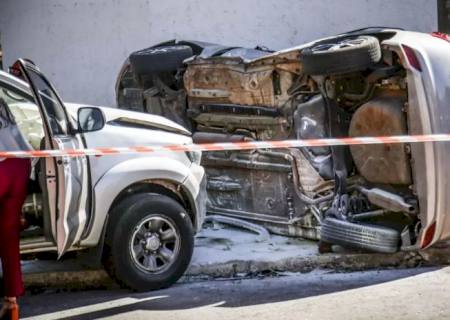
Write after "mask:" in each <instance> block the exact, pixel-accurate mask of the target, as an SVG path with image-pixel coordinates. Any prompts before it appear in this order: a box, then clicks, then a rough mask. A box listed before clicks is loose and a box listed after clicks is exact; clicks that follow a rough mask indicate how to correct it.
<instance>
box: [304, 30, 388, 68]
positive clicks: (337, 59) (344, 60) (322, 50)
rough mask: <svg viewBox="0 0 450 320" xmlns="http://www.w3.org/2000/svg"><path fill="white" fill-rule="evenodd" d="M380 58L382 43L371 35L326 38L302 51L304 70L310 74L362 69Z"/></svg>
mask: <svg viewBox="0 0 450 320" xmlns="http://www.w3.org/2000/svg"><path fill="white" fill-rule="evenodd" d="M331 47H333V50H330V48H331ZM380 60H381V48H380V43H379V41H378V39H377V38H375V37H371V36H359V37H345V38H335V39H332V40H325V41H321V42H319V43H316V44H314V45H313V46H311V47H309V48H306V49H305V50H303V51H302V61H303V70H304V73H305V74H308V75H334V74H344V73H350V72H356V71H362V70H365V69H367V68H369V67H371V66H373V65H374V64H376V63H378V62H379V61H380Z"/></svg>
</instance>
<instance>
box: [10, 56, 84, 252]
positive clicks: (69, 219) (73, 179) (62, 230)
mask: <svg viewBox="0 0 450 320" xmlns="http://www.w3.org/2000/svg"><path fill="white" fill-rule="evenodd" d="M18 64H19V66H20V70H21V74H22V75H23V77H24V78H25V80H27V81H28V83H29V85H30V87H31V89H32V92H33V95H34V97H35V100H36V104H37V105H38V106H39V108H40V109H41V112H42V117H43V119H44V127H45V139H44V140H45V141H44V144H43V145H45V148H50V149H59V150H64V149H83V148H84V146H83V142H82V140H81V137H80V135H79V134H77V131H76V129H75V125H74V124H73V122H72V120H71V118H69V116H68V114H67V112H66V108H65V107H64V104H63V102H62V100H61V99H60V98H59V96H58V94H57V93H56V91H55V89H54V88H53V86H52V85H51V84H50V82H49V81H48V80H47V78H46V77H45V76H44V75H43V74H42V73H41V72H40V71H39V69H38V68H37V67H36V66H35V65H33V64H31V63H29V62H27V61H25V60H19V61H18ZM52 168H54V169H53V170H52ZM45 175H46V179H45V180H46V187H47V191H48V195H49V197H48V198H49V200H50V202H52V201H53V202H55V201H56V207H55V206H54V203H50V215H51V221H52V231H53V235H54V237H55V241H56V244H57V248H58V254H59V256H62V255H63V254H64V253H65V252H66V251H67V250H69V249H70V248H71V247H72V246H73V245H75V244H77V243H78V242H79V241H80V240H81V237H82V235H83V231H84V229H85V227H86V224H87V212H88V211H87V209H88V208H87V205H88V192H89V190H88V188H89V185H88V181H89V179H88V166H87V159H86V157H85V156H80V157H57V158H50V159H46V172H45ZM55 181H56V186H55ZM52 208H53V210H52Z"/></svg>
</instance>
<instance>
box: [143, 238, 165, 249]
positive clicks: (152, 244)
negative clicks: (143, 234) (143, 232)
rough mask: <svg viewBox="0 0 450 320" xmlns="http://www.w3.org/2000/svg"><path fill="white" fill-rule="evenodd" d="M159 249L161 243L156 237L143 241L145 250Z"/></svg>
mask: <svg viewBox="0 0 450 320" xmlns="http://www.w3.org/2000/svg"><path fill="white" fill-rule="evenodd" d="M160 247H161V241H160V240H159V237H158V236H156V235H151V236H149V237H148V238H147V239H146V240H145V249H147V250H150V251H156V250H158V249H159V248H160Z"/></svg>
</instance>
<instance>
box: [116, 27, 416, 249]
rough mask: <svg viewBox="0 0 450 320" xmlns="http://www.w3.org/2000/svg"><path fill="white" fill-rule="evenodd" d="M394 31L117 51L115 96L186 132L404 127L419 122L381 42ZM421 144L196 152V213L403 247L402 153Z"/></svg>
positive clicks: (283, 134)
mask: <svg viewBox="0 0 450 320" xmlns="http://www.w3.org/2000/svg"><path fill="white" fill-rule="evenodd" d="M394 34H395V33H394V32H386V31H384V32H381V31H379V30H371V29H366V30H360V31H356V32H352V33H347V34H344V35H341V36H336V37H332V38H328V39H325V40H320V41H317V42H314V43H311V44H307V45H304V46H299V47H297V48H291V49H286V50H282V51H277V52H274V51H271V50H268V49H267V48H264V47H257V48H254V49H246V48H240V47H227V46H221V45H215V44H209V43H203V42H195V41H170V42H167V43H162V44H159V45H157V46H153V47H150V48H148V49H144V50H141V51H137V52H134V53H132V54H131V55H130V56H129V59H128V60H127V61H126V62H125V64H124V66H123V68H122V70H121V71H120V74H119V77H118V80H117V84H116V93H117V102H118V106H119V107H120V108H126V109H131V110H135V111H141V112H147V113H152V114H158V115H162V116H165V117H168V118H169V119H171V120H174V121H175V122H178V123H179V124H181V125H183V126H184V127H186V128H188V129H190V130H191V131H192V132H193V138H194V142H196V143H210V142H243V141H259V140H289V139H313V138H327V137H372V136H395V135H406V134H411V132H414V131H416V132H417V131H418V130H419V129H418V128H416V127H417V125H416V124H414V112H415V111H414V110H410V109H409V105H408V95H409V90H408V81H407V70H406V69H405V61H404V59H403V58H402V55H401V54H400V50H401V48H399V47H396V46H390V45H388V44H383V41H386V40H388V39H390V38H391V37H393V36H394ZM386 43H388V41H387V42H386ZM404 49H405V48H404ZM406 49H407V48H406ZM421 148H422V146H410V145H407V144H384V145H354V146H338V147H312V148H290V149H275V150H250V151H215V152H207V153H205V154H204V155H203V158H202V165H203V166H204V167H205V169H206V173H207V179H208V180H207V192H208V212H209V213H212V214H217V215H225V216H230V217H235V218H241V219H246V220H249V221H252V222H255V223H258V224H261V225H263V226H265V227H266V228H268V229H269V230H270V231H271V232H273V233H277V234H282V235H289V236H299V237H303V238H306V239H312V240H321V245H320V250H322V251H327V250H329V246H328V245H329V244H333V243H335V244H341V245H344V246H350V247H354V248H359V249H365V250H370V251H378V252H395V251H398V250H400V249H407V248H408V247H410V246H414V245H415V244H416V242H417V238H418V234H419V232H420V230H421V218H420V215H419V212H420V210H419V205H420V204H421V202H422V201H425V199H424V196H422V198H423V199H421V196H420V195H421V193H420V192H418V188H420V186H418V184H417V180H416V179H418V178H417V177H416V174H417V172H416V171H417V170H415V167H414V161H412V159H415V160H417V161H420V160H419V158H420V154H421V152H422V150H421Z"/></svg>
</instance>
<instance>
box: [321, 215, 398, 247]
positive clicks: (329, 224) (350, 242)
mask: <svg viewBox="0 0 450 320" xmlns="http://www.w3.org/2000/svg"><path fill="white" fill-rule="evenodd" d="M320 240H321V241H323V242H328V243H333V244H339V245H341V246H344V247H353V248H358V249H364V250H370V251H375V252H382V253H393V252H397V251H398V248H399V245H400V233H399V232H398V231H397V230H394V229H391V228H387V227H381V226H376V225H368V224H359V223H353V222H348V221H342V220H338V219H334V218H326V219H325V220H324V221H323V222H322V226H321V235H320Z"/></svg>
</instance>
